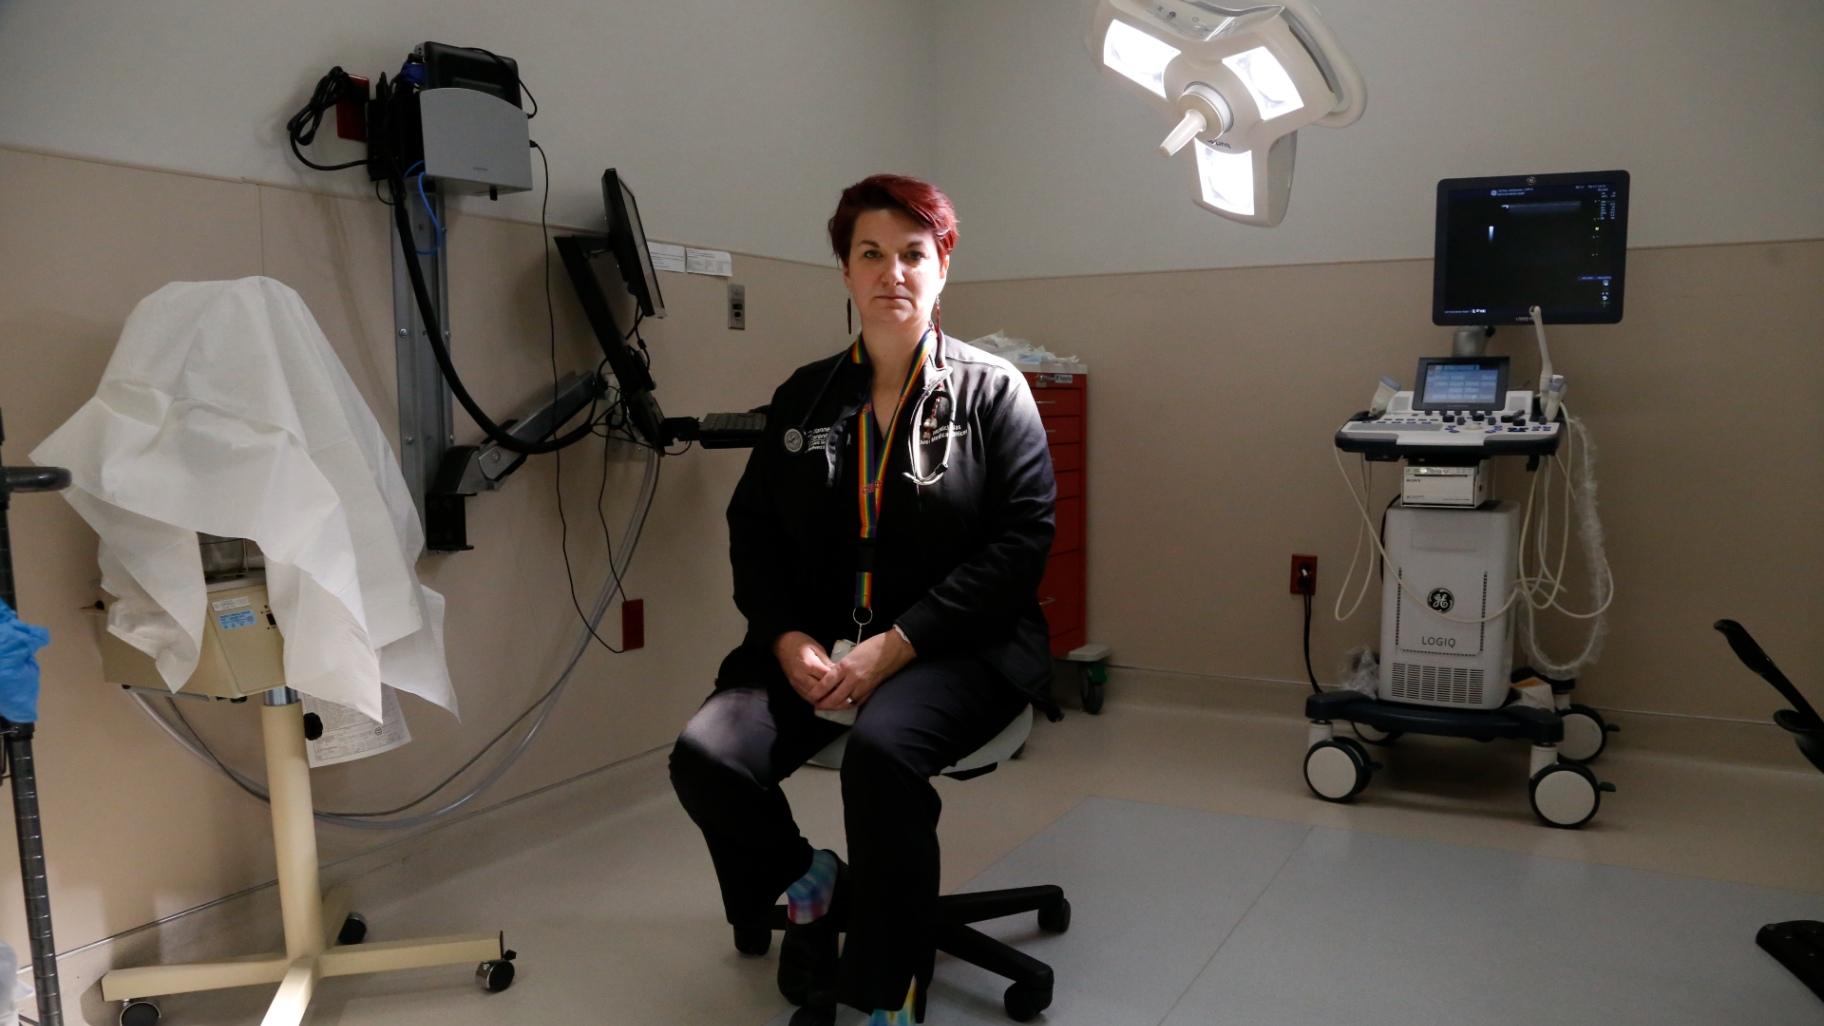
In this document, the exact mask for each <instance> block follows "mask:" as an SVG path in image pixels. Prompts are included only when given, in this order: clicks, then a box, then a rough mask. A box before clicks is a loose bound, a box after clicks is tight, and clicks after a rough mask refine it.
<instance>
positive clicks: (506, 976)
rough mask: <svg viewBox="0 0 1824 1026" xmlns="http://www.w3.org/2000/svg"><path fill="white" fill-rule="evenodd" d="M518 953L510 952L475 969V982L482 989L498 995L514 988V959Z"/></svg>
mask: <svg viewBox="0 0 1824 1026" xmlns="http://www.w3.org/2000/svg"><path fill="white" fill-rule="evenodd" d="M516 955H517V952H513V951H508V952H506V953H505V954H503V955H501V957H499V958H495V959H490V960H489V961H486V962H483V963H481V964H480V965H478V966H476V967H475V982H477V983H479V984H481V989H482V990H485V991H487V992H488V993H490V994H498V993H500V992H501V991H503V990H506V989H507V988H508V987H511V986H513V977H514V975H515V974H514V971H513V959H514V957H515V956H516Z"/></svg>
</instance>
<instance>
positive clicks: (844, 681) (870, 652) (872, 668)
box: [773, 630, 916, 710]
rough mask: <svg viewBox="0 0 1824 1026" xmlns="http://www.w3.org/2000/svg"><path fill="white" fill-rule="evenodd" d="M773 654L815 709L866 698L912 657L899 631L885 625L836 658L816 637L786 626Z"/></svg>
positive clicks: (858, 702)
mask: <svg viewBox="0 0 1824 1026" xmlns="http://www.w3.org/2000/svg"><path fill="white" fill-rule="evenodd" d="M773 655H774V656H775V657H776V658H777V659H778V660H779V666H780V667H781V668H782V669H784V670H785V679H786V680H788V681H790V682H791V685H792V690H793V691H796V692H798V695H799V697H801V698H803V699H804V700H805V701H807V702H809V703H811V705H813V706H815V707H816V708H818V709H826V710H828V709H847V708H852V707H854V706H859V705H862V704H863V703H865V702H867V700H868V696H869V695H871V694H873V693H874V689H875V688H877V687H880V685H881V684H882V683H884V682H885V681H886V680H887V678H889V677H891V676H893V675H894V674H896V673H898V672H899V671H900V670H901V669H902V668H904V667H905V665H906V664H907V663H909V662H911V661H912V659H913V657H914V655H916V653H915V652H913V650H912V646H911V645H909V644H907V643H906V639H904V638H902V637H900V636H899V632H898V631H892V630H890V631H885V632H883V633H880V634H876V635H875V636H874V637H871V638H869V639H868V640H866V641H864V642H862V643H861V644H859V645H856V646H855V647H854V648H853V649H851V650H850V651H849V654H848V655H845V656H843V657H842V659H841V660H837V661H832V660H831V659H830V653H829V652H828V651H827V650H825V649H824V647H823V646H822V645H820V644H818V642H817V639H816V638H813V637H811V636H810V635H809V634H805V633H804V632H802V631H787V632H786V633H784V634H781V635H779V637H778V639H777V640H775V641H774V642H773Z"/></svg>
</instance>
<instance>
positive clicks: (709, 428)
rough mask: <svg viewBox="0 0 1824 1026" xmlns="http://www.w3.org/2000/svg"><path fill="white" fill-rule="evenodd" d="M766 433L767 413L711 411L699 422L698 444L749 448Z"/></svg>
mask: <svg viewBox="0 0 1824 1026" xmlns="http://www.w3.org/2000/svg"><path fill="white" fill-rule="evenodd" d="M765 433H766V414H765V413H764V412H761V411H754V412H749V413H711V414H709V415H707V416H705V417H703V418H702V419H701V420H699V421H698V422H697V444H698V445H701V446H702V447H703V448H705V449H748V448H752V447H753V446H755V445H758V444H759V443H760V439H761V436H763V435H764V434H765Z"/></svg>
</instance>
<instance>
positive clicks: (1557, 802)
mask: <svg viewBox="0 0 1824 1026" xmlns="http://www.w3.org/2000/svg"><path fill="white" fill-rule="evenodd" d="M1609 789H1610V788H1608V787H1607V786H1606V785H1604V784H1601V783H1599V782H1597V780H1596V774H1594V773H1591V772H1590V771H1589V770H1587V769H1585V768H1583V767H1582V766H1580V765H1578V764H1576V763H1573V762H1561V763H1557V764H1555V765H1552V766H1547V767H1546V768H1544V769H1542V770H1540V771H1539V772H1538V773H1535V774H1533V781H1532V784H1531V787H1530V794H1531V799H1532V803H1533V812H1534V814H1535V815H1537V816H1538V817H1539V818H1540V819H1541V820H1542V821H1544V822H1545V823H1546V824H1547V825H1548V826H1555V827H1563V828H1564V829H1566V830H1575V829H1576V828H1578V827H1580V826H1582V825H1584V824H1585V823H1588V822H1589V821H1590V819H1591V817H1593V816H1595V815H1596V810H1597V809H1598V808H1599V807H1601V805H1602V792H1603V791H1604V790H1609Z"/></svg>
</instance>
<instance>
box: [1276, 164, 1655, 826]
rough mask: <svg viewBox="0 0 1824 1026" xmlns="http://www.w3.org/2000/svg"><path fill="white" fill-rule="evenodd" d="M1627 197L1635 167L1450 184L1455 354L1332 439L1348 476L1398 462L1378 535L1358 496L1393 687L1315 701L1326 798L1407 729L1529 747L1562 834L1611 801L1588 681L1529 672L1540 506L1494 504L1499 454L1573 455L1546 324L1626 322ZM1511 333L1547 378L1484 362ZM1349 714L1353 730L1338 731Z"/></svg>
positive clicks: (1316, 772)
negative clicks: (1527, 544)
mask: <svg viewBox="0 0 1824 1026" xmlns="http://www.w3.org/2000/svg"><path fill="white" fill-rule="evenodd" d="M1627 196H1628V174H1627V172H1625V171H1605V172H1593V173H1579V174H1542V175H1520V176H1511V177H1502V178H1473V179H1447V180H1445V181H1442V182H1439V183H1438V190H1437V235H1436V249H1435V264H1434V267H1435V271H1434V279H1433V290H1432V305H1433V309H1432V319H1433V322H1434V323H1436V324H1439V325H1453V326H1456V327H1457V331H1456V334H1455V340H1454V344H1453V347H1452V349H1453V351H1452V355H1450V356H1428V357H1423V358H1421V359H1420V360H1419V362H1418V367H1417V369H1416V372H1415V374H1414V377H1413V385H1412V387H1411V388H1410V389H1406V388H1402V387H1400V385H1399V383H1398V382H1397V381H1394V380H1393V379H1392V378H1383V379H1382V380H1381V384H1380V388H1379V389H1378V390H1377V392H1376V393H1375V396H1374V399H1373V401H1372V403H1371V404H1370V406H1369V408H1368V409H1367V410H1364V411H1362V412H1360V413H1357V414H1355V415H1354V416H1353V417H1351V418H1350V419H1349V421H1348V422H1347V423H1345V424H1344V425H1343V426H1342V427H1341V428H1340V429H1338V430H1337V432H1336V436H1335V449H1336V452H1337V453H1338V457H1337V458H1338V466H1339V469H1341V467H1342V463H1341V454H1343V453H1353V454H1357V455H1358V456H1359V457H1360V458H1362V459H1363V460H1365V461H1372V462H1377V463H1378V462H1398V463H1401V464H1403V467H1402V478H1401V489H1400V496H1399V498H1398V499H1397V500H1395V501H1394V502H1393V503H1391V504H1390V505H1389V506H1388V508H1387V509H1386V511H1385V513H1384V518H1383V520H1382V522H1381V523H1380V524H1379V525H1376V524H1375V523H1374V520H1373V518H1372V516H1371V511H1370V510H1368V508H1367V507H1366V505H1365V503H1366V501H1367V496H1366V495H1356V496H1355V499H1356V504H1357V506H1358V509H1359V510H1360V512H1361V514H1362V517H1363V522H1364V530H1365V531H1370V532H1373V538H1374V539H1375V544H1374V546H1373V550H1372V554H1374V555H1376V556H1377V561H1378V565H1379V566H1380V567H1381V572H1382V588H1381V629H1380V647H1379V653H1378V673H1379V677H1378V680H1377V681H1376V682H1375V684H1374V687H1373V693H1372V694H1368V693H1365V692H1364V691H1362V690H1336V691H1330V692H1324V693H1321V694H1314V695H1312V696H1311V698H1310V699H1309V700H1308V702H1307V704H1306V715H1307V718H1308V719H1310V721H1311V729H1310V737H1309V739H1308V749H1307V753H1306V759H1305V778H1306V782H1307V784H1309V785H1310V787H1311V790H1312V791H1313V792H1314V793H1315V794H1316V795H1317V796H1318V797H1320V798H1323V799H1325V800H1329V801H1348V800H1350V799H1352V798H1353V797H1355V795H1357V794H1359V793H1360V792H1361V790H1362V789H1363V788H1364V787H1366V786H1367V784H1368V781H1369V779H1370V777H1371V776H1372V773H1373V771H1374V770H1375V769H1376V768H1377V764H1376V763H1375V762H1374V760H1373V759H1372V758H1370V756H1369V753H1368V749H1367V748H1366V747H1364V745H1363V744H1362V741H1363V740H1366V741H1369V742H1370V743H1375V744H1380V743H1390V742H1391V741H1393V740H1395V739H1397V737H1398V736H1399V735H1401V734H1406V733H1415V734H1435V735H1442V736H1448V737H1463V738H1473V739H1476V740H1484V741H1486V740H1494V739H1497V738H1506V739H1516V740H1525V741H1529V742H1531V743H1532V745H1533V758H1532V762H1531V765H1530V768H1529V771H1528V772H1529V776H1530V781H1529V791H1530V795H1531V799H1532V805H1533V810H1534V812H1535V813H1537V814H1538V816H1539V817H1540V818H1541V819H1542V820H1544V821H1545V822H1546V823H1548V824H1550V825H1553V826H1561V827H1576V826H1581V825H1583V824H1584V823H1586V822H1588V821H1589V819H1590V818H1591V817H1593V816H1594V815H1595V813H1596V809H1597V807H1598V805H1599V804H1600V801H1601V795H1602V794H1603V793H1605V792H1608V791H1612V790H1613V787H1612V785H1609V784H1605V783H1602V782H1601V781H1599V780H1598V779H1597V778H1596V776H1595V775H1594V774H1593V773H1592V772H1591V771H1590V770H1589V769H1588V768H1587V766H1586V764H1587V763H1588V762H1590V761H1592V760H1594V758H1595V757H1596V755H1597V754H1599V753H1600V751H1601V749H1602V747H1603V744H1604V743H1605V742H1606V739H1607V735H1608V734H1609V733H1610V732H1612V731H1613V730H1614V729H1615V728H1614V727H1613V726H1611V725H1609V724H1606V723H1604V722H1603V721H1602V719H1601V717H1600V715H1598V714H1597V713H1596V712H1595V710H1593V709H1589V708H1587V707H1585V706H1581V705H1575V704H1573V703H1572V702H1571V690H1572V688H1573V687H1574V685H1575V680H1574V678H1551V677H1546V676H1545V675H1544V674H1543V673H1539V672H1536V671H1534V670H1532V669H1530V668H1526V669H1522V670H1519V671H1515V670H1514V665H1513V664H1514V631H1515V621H1516V619H1517V618H1518V616H1519V614H1521V613H1522V612H1530V610H1523V609H1522V608H1521V607H1520V603H1526V602H1535V598H1536V597H1537V595H1536V593H1535V591H1534V590H1533V589H1537V588H1539V583H1538V581H1536V580H1531V579H1528V578H1526V577H1525V576H1524V575H1523V573H1522V570H1521V567H1522V564H1523V557H1524V553H1523V552H1521V546H1522V543H1523V538H1522V532H1523V526H1522V525H1523V522H1525V521H1527V520H1528V515H1529V514H1530V513H1531V510H1530V507H1529V508H1528V509H1526V510H1524V511H1523V509H1522V507H1521V505H1520V504H1518V503H1515V502H1513V501H1507V500H1500V499H1493V498H1491V496H1490V494H1489V491H1490V481H1489V477H1490V468H1489V461H1490V460H1492V459H1494V458H1496V457H1502V456H1519V457H1525V458H1526V459H1527V461H1528V462H1527V469H1528V470H1529V471H1532V470H1536V469H1537V468H1538V467H1539V465H1540V462H1541V461H1542V460H1545V459H1550V458H1553V457H1554V456H1556V455H1557V454H1558V452H1559V449H1560V445H1561V443H1563V442H1564V440H1565V438H1566V436H1567V432H1568V431H1569V430H1570V427H1569V422H1567V418H1566V416H1565V414H1564V411H1563V410H1562V402H1563V398H1564V391H1565V381H1564V376H1563V375H1561V374H1557V373H1555V372H1554V371H1553V369H1552V366H1551V360H1550V356H1549V352H1548V351H1547V348H1546V344H1545V323H1546V322H1547V321H1549V322H1551V323H1553V324H1613V323H1616V322H1618V321H1620V319H1621V314H1622V300H1623V285H1624V274H1623V272H1624V268H1625V263H1626V255H1627V239H1626V231H1627ZM1503 324H1522V325H1524V324H1531V325H1532V327H1533V330H1534V332H1535V334H1536V337H1537V339H1538V344H1539V351H1540V362H1541V368H1540V375H1539V379H1538V381H1537V383H1536V387H1531V388H1528V387H1517V388H1516V387H1512V386H1513V385H1516V384H1520V385H1523V386H1524V385H1526V384H1533V383H1531V382H1515V381H1513V380H1511V378H1512V367H1511V361H1510V358H1509V357H1507V356H1491V355H1488V352H1487V344H1488V340H1489V338H1490V337H1491V336H1493V334H1494V331H1495V326H1496V325H1503ZM1365 472H1366V468H1365V467H1364V474H1365ZM1344 477H1345V479H1348V471H1347V470H1345V471H1344ZM1567 480H1568V478H1567ZM1350 487H1351V493H1352V495H1353V494H1354V484H1353V483H1351V486H1350ZM1548 487H1549V486H1548ZM1567 487H1568V485H1567ZM1586 513H1587V515H1590V516H1593V515H1594V510H1593V505H1592V506H1591V507H1590V508H1589V509H1588V510H1587V511H1586ZM1526 530H1527V533H1528V536H1529V537H1530V534H1531V528H1527V529H1526ZM1370 572H1371V573H1372V571H1370ZM1551 584H1552V594H1551V598H1549V599H1548V600H1547V601H1546V603H1545V604H1539V603H1537V602H1535V604H1534V606H1533V608H1535V609H1543V608H1547V607H1548V606H1550V605H1551V604H1552V601H1553V600H1555V598H1556V595H1557V593H1558V591H1560V590H1561V588H1560V587H1559V585H1558V582H1557V581H1556V580H1554V581H1552V582H1551ZM1363 587H1364V589H1365V588H1366V587H1367V585H1366V583H1364V585H1363ZM1610 587H1611V588H1612V582H1611V585H1610ZM1344 590H1345V591H1346V590H1347V588H1346V587H1345V589H1344ZM1339 608H1340V601H1339ZM1559 608H1562V607H1559ZM1339 616H1340V614H1339ZM1522 680H1528V681H1539V682H1543V683H1546V684H1549V685H1550V686H1551V691H1552V698H1551V700H1550V701H1549V702H1547V703H1540V702H1537V701H1534V702H1525V701H1522V700H1521V696H1520V695H1519V694H1518V693H1516V692H1515V691H1514V689H1513V685H1514V684H1516V683H1519V682H1520V681H1522ZM1542 706H1545V707H1542ZM1338 722H1347V723H1350V724H1352V725H1353V727H1354V730H1353V731H1352V732H1353V733H1354V734H1355V735H1356V736H1354V737H1350V736H1342V735H1339V734H1337V733H1336V731H1335V729H1334V724H1335V723H1338Z"/></svg>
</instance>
